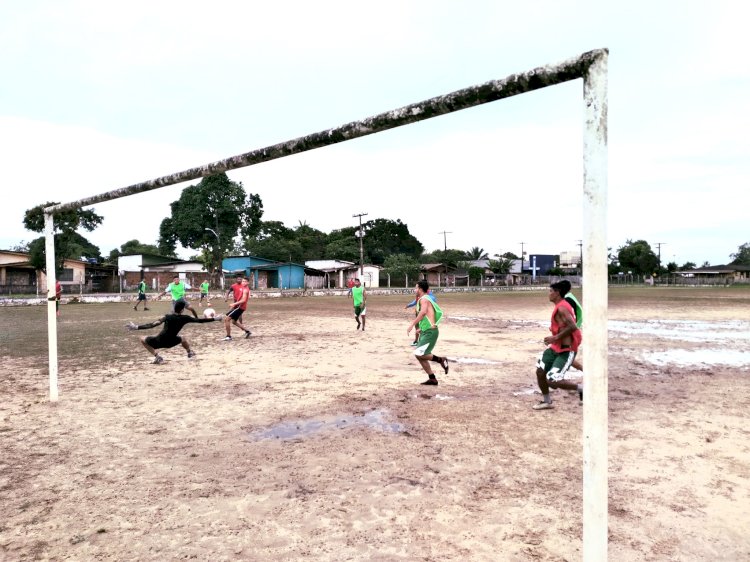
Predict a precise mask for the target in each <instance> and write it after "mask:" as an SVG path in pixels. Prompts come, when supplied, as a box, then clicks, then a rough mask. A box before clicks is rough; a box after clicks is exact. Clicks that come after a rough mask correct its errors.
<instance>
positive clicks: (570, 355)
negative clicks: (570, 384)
mask: <svg viewBox="0 0 750 562" xmlns="http://www.w3.org/2000/svg"><path fill="white" fill-rule="evenodd" d="M575 357H576V354H575V352H574V351H563V352H562V353H557V352H556V351H555V350H553V349H552V348H551V347H548V348H547V349H545V350H544V352H543V353H542V354H541V355H540V356H539V360H538V361H537V363H536V366H537V368H539V369H543V370H544V372H545V373H546V374H547V380H548V381H550V382H555V381H561V380H563V379H564V378H565V374H566V373H567V372H568V369H570V366H571V365H572V364H573V359H575Z"/></svg>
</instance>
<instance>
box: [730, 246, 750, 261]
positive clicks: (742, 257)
mask: <svg viewBox="0 0 750 562" xmlns="http://www.w3.org/2000/svg"><path fill="white" fill-rule="evenodd" d="M729 257H730V258H733V259H734V261H732V265H750V242H745V243H744V244H742V246H740V247H739V248H737V253H735V254H731V255H730V256H729Z"/></svg>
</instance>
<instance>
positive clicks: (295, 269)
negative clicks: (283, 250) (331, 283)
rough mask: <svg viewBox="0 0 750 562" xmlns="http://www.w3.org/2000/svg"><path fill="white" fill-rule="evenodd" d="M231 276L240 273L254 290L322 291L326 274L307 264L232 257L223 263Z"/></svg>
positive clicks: (223, 267) (253, 257) (251, 257)
mask: <svg viewBox="0 0 750 562" xmlns="http://www.w3.org/2000/svg"><path fill="white" fill-rule="evenodd" d="M222 269H224V271H226V272H228V273H229V274H230V275H231V274H235V273H239V274H242V275H244V276H246V277H247V278H248V279H249V280H250V286H251V287H252V288H253V289H261V290H262V289H320V288H323V287H325V282H326V274H325V272H323V271H320V270H318V269H315V268H313V267H309V266H307V265H306V264H299V263H293V262H279V261H275V260H269V259H266V258H260V257H258V256H230V257H228V258H224V260H223V261H222Z"/></svg>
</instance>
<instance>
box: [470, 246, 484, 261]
mask: <svg viewBox="0 0 750 562" xmlns="http://www.w3.org/2000/svg"><path fill="white" fill-rule="evenodd" d="M466 257H467V258H469V259H470V260H486V259H487V258H489V256H488V255H487V252H485V251H484V248H480V247H479V246H474V247H473V248H472V249H471V250H469V251H468V252H466Z"/></svg>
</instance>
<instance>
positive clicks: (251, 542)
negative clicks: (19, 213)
mask: <svg viewBox="0 0 750 562" xmlns="http://www.w3.org/2000/svg"><path fill="white" fill-rule="evenodd" d="M651 294H652V295H654V296H653V297H649V298H643V299H641V298H633V296H632V295H630V296H627V295H626V296H623V297H617V298H616V297H613V298H612V302H611V307H610V313H609V318H610V321H611V323H610V367H609V385H610V418H609V419H610V421H609V436H610V442H609V458H610V468H609V485H610V498H609V528H610V547H609V558H610V560H622V561H633V560H732V561H738V560H750V535H748V532H747V531H748V525H750V523H749V522H750V439H749V438H750V430H749V429H748V424H747V422H746V420H747V416H748V414H747V412H748V410H749V409H750V393H748V391H747V386H746V383H747V377H748V375H749V374H750V357H748V355H747V351H746V350H747V349H748V343H750V314H749V312H750V291H745V292H744V293H738V292H729V293H726V295H729V296H725V293H723V292H721V293H720V292H718V291H714V293H709V294H708V296H706V297H702V296H699V295H702V293H697V292H695V293H690V294H689V295H687V296H685V295H686V293H685V291H684V290H683V292H682V294H679V295H677V296H676V297H674V298H672V297H671V296H670V297H669V298H664V295H666V293H661V294H658V293H656V292H655V291H652V293H651ZM670 295H671V293H670ZM406 302H408V297H403V296H401V297H374V296H373V297H371V298H370V301H369V302H368V313H369V321H368V325H367V330H366V331H365V332H361V331H356V330H355V323H354V320H353V319H352V318H351V317H350V316H349V314H350V302H347V301H346V299H343V298H340V297H338V298H334V297H325V298H297V299H275V300H274V301H253V302H252V303H251V309H252V310H251V313H250V314H249V318H248V320H249V325H250V327H251V329H252V330H253V336H252V337H251V338H250V339H248V340H245V339H235V341H233V342H231V343H223V342H220V341H219V339H220V338H221V336H222V335H223V334H222V330H221V327H220V326H219V325H217V324H205V325H194V326H188V327H186V328H185V330H184V331H183V334H185V335H187V336H188V337H189V338H190V339H191V341H192V342H193V345H194V348H195V350H196V351H197V352H198V357H197V358H196V359H192V360H188V359H187V358H186V357H185V355H184V354H183V352H182V350H181V349H178V348H175V349H173V350H170V351H167V352H166V353H165V358H166V359H167V361H166V363H165V364H163V365H159V366H155V365H151V364H149V362H148V361H149V357H148V356H147V354H146V353H145V352H144V351H143V350H142V349H141V348H140V347H139V344H138V343H137V336H136V335H134V334H127V333H126V332H125V331H124V330H123V329H122V325H123V324H124V321H125V320H128V319H135V320H137V321H140V322H145V321H147V320H150V319H152V318H154V317H155V316H156V314H154V312H153V311H152V312H148V313H146V312H138V313H135V312H133V311H132V309H131V308H130V307H129V306H128V305H125V304H118V305H79V306H77V307H76V306H69V307H63V317H62V318H61V323H60V327H59V328H60V333H61V363H60V401H59V402H58V403H56V404H51V403H49V402H48V401H47V392H48V386H47V384H48V383H47V372H46V366H45V363H46V359H45V358H44V357H43V356H41V357H40V356H39V354H38V353H37V352H34V353H33V354H31V355H29V356H23V353H20V352H19V350H17V349H9V347H8V345H6V348H5V349H2V348H0V351H2V353H1V355H2V371H1V372H0V392H1V393H2V401H1V403H0V446H1V449H0V559H2V560H118V561H120V560H183V559H190V560H211V561H218V560H331V561H333V560H336V561H338V560H384V561H385V560H410V561H411V560H435V561H437V560H462V561H463V560H488V561H489V560H492V561H494V560H517V561H528V560H580V559H581V552H582V542H581V541H582V533H581V513H582V451H581V419H582V410H583V408H582V406H581V405H580V404H579V401H578V397H577V395H575V394H573V393H568V392H562V391H561V392H556V393H555V394H554V400H555V406H556V408H555V409H554V410H551V411H542V412H537V411H532V410H531V405H532V404H533V403H534V402H535V401H537V400H538V395H534V394H532V393H533V391H534V388H535V382H534V381H535V379H534V363H535V359H536V357H537V355H538V354H539V352H540V351H541V349H542V344H541V339H542V338H543V337H544V335H546V325H547V323H548V320H549V314H550V312H551V305H550V304H549V302H548V301H547V299H546V292H538V293H524V294H503V295H493V296H484V297H478V296H451V295H445V296H443V297H442V298H441V300H440V302H441V304H442V306H443V308H444V309H445V311H446V314H447V320H446V321H445V323H444V324H443V325H442V329H441V336H440V341H439V343H438V347H437V348H436V352H437V353H440V354H445V355H447V356H448V357H449V358H451V360H452V363H451V369H450V372H449V374H448V375H447V376H446V375H439V379H440V386H438V387H423V386H420V385H419V384H418V383H419V382H421V381H422V380H424V378H425V376H424V374H423V373H422V372H421V371H420V369H419V366H418V365H417V363H416V361H415V360H414V359H413V356H412V351H411V348H410V346H409V342H410V339H409V338H408V337H407V336H406V326H407V324H408V322H409V321H410V319H411V318H412V316H411V314H412V313H410V312H409V311H406V310H404V309H403V305H404V304H405V303H406ZM584 304H585V303H584ZM165 307H166V305H162V304H161V303H159V304H158V305H156V306H155V308H156V309H157V312H159V311H161V308H165ZM218 308H221V307H218ZM101 311H104V313H103V314H101ZM3 314H5V316H3ZM15 314H18V313H15ZM34 314H37V316H38V317H42V315H41V314H39V313H34ZM0 320H2V322H3V324H4V325H3V330H8V329H9V328H10V329H11V330H12V329H13V327H11V326H10V325H9V321H8V316H7V312H6V311H0ZM41 328H42V330H43V329H44V327H43V325H42V326H41ZM86 329H88V330H89V331H90V335H89V336H88V337H90V338H91V339H89V340H85V342H84V343H85V344H86V345H82V344H81V342H78V344H77V345H76V343H75V342H72V341H66V340H65V336H64V334H65V333H66V331H67V332H69V333H73V332H74V331H75V330H79V331H81V330H83V332H81V333H86V332H85V330H86ZM91 334H93V335H91ZM140 334H141V335H143V332H141V333H140ZM237 336H239V334H237V333H235V337H237ZM2 341H6V342H7V341H8V340H7V339H5V340H2ZM42 343H43V342H42ZM28 345H31V346H32V347H33V345H32V343H31V342H30V341H29V342H28ZM584 346H585V343H584ZM584 349H585V347H584ZM35 356H36V357H35ZM722 358H728V359H726V361H725V362H724V363H722V362H721V361H723V359H722Z"/></svg>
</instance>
